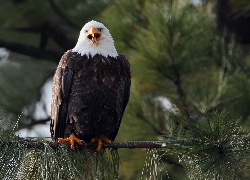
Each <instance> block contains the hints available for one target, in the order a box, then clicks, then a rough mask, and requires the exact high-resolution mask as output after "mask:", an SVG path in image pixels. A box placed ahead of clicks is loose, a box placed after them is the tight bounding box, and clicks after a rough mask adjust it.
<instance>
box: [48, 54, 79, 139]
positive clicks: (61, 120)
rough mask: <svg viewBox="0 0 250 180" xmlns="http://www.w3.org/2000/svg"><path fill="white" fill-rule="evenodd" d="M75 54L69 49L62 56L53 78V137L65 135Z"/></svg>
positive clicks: (51, 126) (51, 129)
mask: <svg viewBox="0 0 250 180" xmlns="http://www.w3.org/2000/svg"><path fill="white" fill-rule="evenodd" d="M74 58H75V56H74V55H72V53H71V52H70V51H67V52H66V53H65V54H64V55H63V56H62V58H61V60H60V62H59V65H58V67H57V70H56V72H55V75H54V78H53V89H52V105H51V124H50V132H51V137H52V138H53V139H54V138H55V139H57V138H58V137H64V130H65V126H66V122H67V120H68V103H69V96H70V89H71V85H72V80H73V76H74V69H73V66H72V65H71V64H72V61H73V60H74Z"/></svg>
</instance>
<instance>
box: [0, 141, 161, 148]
mask: <svg viewBox="0 0 250 180" xmlns="http://www.w3.org/2000/svg"><path fill="white" fill-rule="evenodd" d="M46 144H49V146H50V147H52V148H55V149H57V148H59V147H60V145H61V143H57V142H48V141H42V140H40V141H32V140H21V141H20V140H13V141H8V140H2V141H0V147H1V146H12V147H20V146H21V147H26V148H27V149H40V150H41V149H44V147H45V145H46ZM83 147H85V148H95V147H97V143H86V142H85V145H84V146H83ZM103 147H104V148H113V149H118V148H129V149H133V148H164V147H166V144H165V143H163V142H162V141H127V142H111V143H107V144H103Z"/></svg>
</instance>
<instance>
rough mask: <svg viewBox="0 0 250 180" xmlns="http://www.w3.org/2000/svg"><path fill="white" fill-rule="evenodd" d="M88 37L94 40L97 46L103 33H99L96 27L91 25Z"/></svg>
mask: <svg viewBox="0 0 250 180" xmlns="http://www.w3.org/2000/svg"><path fill="white" fill-rule="evenodd" d="M87 37H88V39H89V40H90V41H91V42H92V44H93V46H96V45H97V43H98V41H99V40H100V38H101V33H99V32H98V31H97V30H96V28H94V27H91V28H90V29H89V33H88V36H87Z"/></svg>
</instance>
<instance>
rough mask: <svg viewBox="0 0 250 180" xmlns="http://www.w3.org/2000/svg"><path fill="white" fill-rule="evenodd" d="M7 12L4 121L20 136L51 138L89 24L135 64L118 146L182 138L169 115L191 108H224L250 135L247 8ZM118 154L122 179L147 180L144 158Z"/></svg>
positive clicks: (21, 8) (217, 4)
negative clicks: (60, 71) (56, 106)
mask: <svg viewBox="0 0 250 180" xmlns="http://www.w3.org/2000/svg"><path fill="white" fill-rule="evenodd" d="M0 12H1V16H0V118H1V121H0V123H1V126H2V127H4V128H10V127H11V128H13V127H14V126H16V129H17V134H18V135H20V136H22V137H50V132H49V120H50V117H49V116H50V104H51V90H52V77H53V74H54V72H55V69H56V67H57V64H58V62H59V60H60V58H61V56H62V55H63V53H64V52H65V51H67V50H68V49H71V48H73V47H74V46H75V44H76V42H77V39H78V35H79V32H80V30H81V28H82V27H83V25H84V24H85V23H86V22H88V21H90V20H96V21H99V22H102V23H103V24H104V25H105V26H106V27H107V28H108V29H109V31H110V32H111V34H112V36H113V38H114V41H115V46H116V48H117V50H118V52H119V53H121V54H125V55H126V57H127V58H128V59H129V62H130V64H131V71H132V87H131V88H132V90H131V96H130V101H129V104H128V107H127V109H126V112H125V115H124V118H123V121H122V124H121V127H120V131H119V133H118V137H117V139H116V141H127V140H160V139H161V137H162V136H163V135H168V136H178V132H177V131H176V129H178V124H176V123H175V122H173V121H172V120H171V119H169V116H168V115H169V114H170V113H181V114H183V115H185V116H190V115H191V113H192V108H195V109H196V111H198V112H199V113H201V114H206V113H209V112H212V111H214V110H223V109H226V110H227V112H229V115H230V117H233V118H240V119H241V120H240V124H241V125H242V127H243V128H244V129H247V130H249V129H250V121H249V115H250V111H249V107H250V81H249V75H250V71H249V67H250V63H249V43H250V2H249V1H248V0H155V1H153V0H119V1H118V0H116V1H115V0H92V1H91V0H81V1H79V0H71V1H65V0H45V1H34V0H9V1H6V0H0ZM17 122H18V123H17ZM119 152H120V158H121V178H123V179H139V178H140V177H141V172H142V169H143V166H144V161H145V156H146V153H145V150H140V149H135V150H119ZM165 160H166V162H164V163H165V165H166V172H167V175H166V177H168V178H169V179H188V176H187V174H186V173H185V171H184V168H183V166H182V165H181V164H180V163H179V161H178V158H176V157H172V156H171V157H170V156H169V157H167V158H166V159H165ZM177 172H178V173H177Z"/></svg>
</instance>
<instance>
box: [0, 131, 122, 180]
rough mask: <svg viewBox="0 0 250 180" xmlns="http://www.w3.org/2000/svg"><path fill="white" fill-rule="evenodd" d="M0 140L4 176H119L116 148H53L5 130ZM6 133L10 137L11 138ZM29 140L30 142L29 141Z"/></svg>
mask: <svg viewBox="0 0 250 180" xmlns="http://www.w3.org/2000/svg"><path fill="white" fill-rule="evenodd" d="M2 133H3V134H1V140H0V147H1V149H0V154H1V155H0V178H1V179H6V178H7V179H36V180H37V179H41V180H43V179H44V180H45V179H118V178H119V173H118V171H119V165H120V162H119V155H118V152H117V151H116V150H110V151H109V150H103V151H101V152H99V153H97V152H95V151H93V150H87V149H81V150H78V149H75V150H71V149H70V148H69V147H66V146H64V145H61V146H60V147H59V148H53V147H51V146H50V144H49V143H48V142H45V141H40V143H42V144H43V148H42V149H41V148H39V149H38V148H36V146H34V147H31V145H30V144H32V143H33V144H35V142H33V141H30V140H26V139H23V138H18V137H15V136H13V135H12V136H10V135H8V133H7V132H6V131H4V132H2ZM3 136H6V137H8V141H6V140H4V139H6V138H3ZM28 143H29V145H28Z"/></svg>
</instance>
